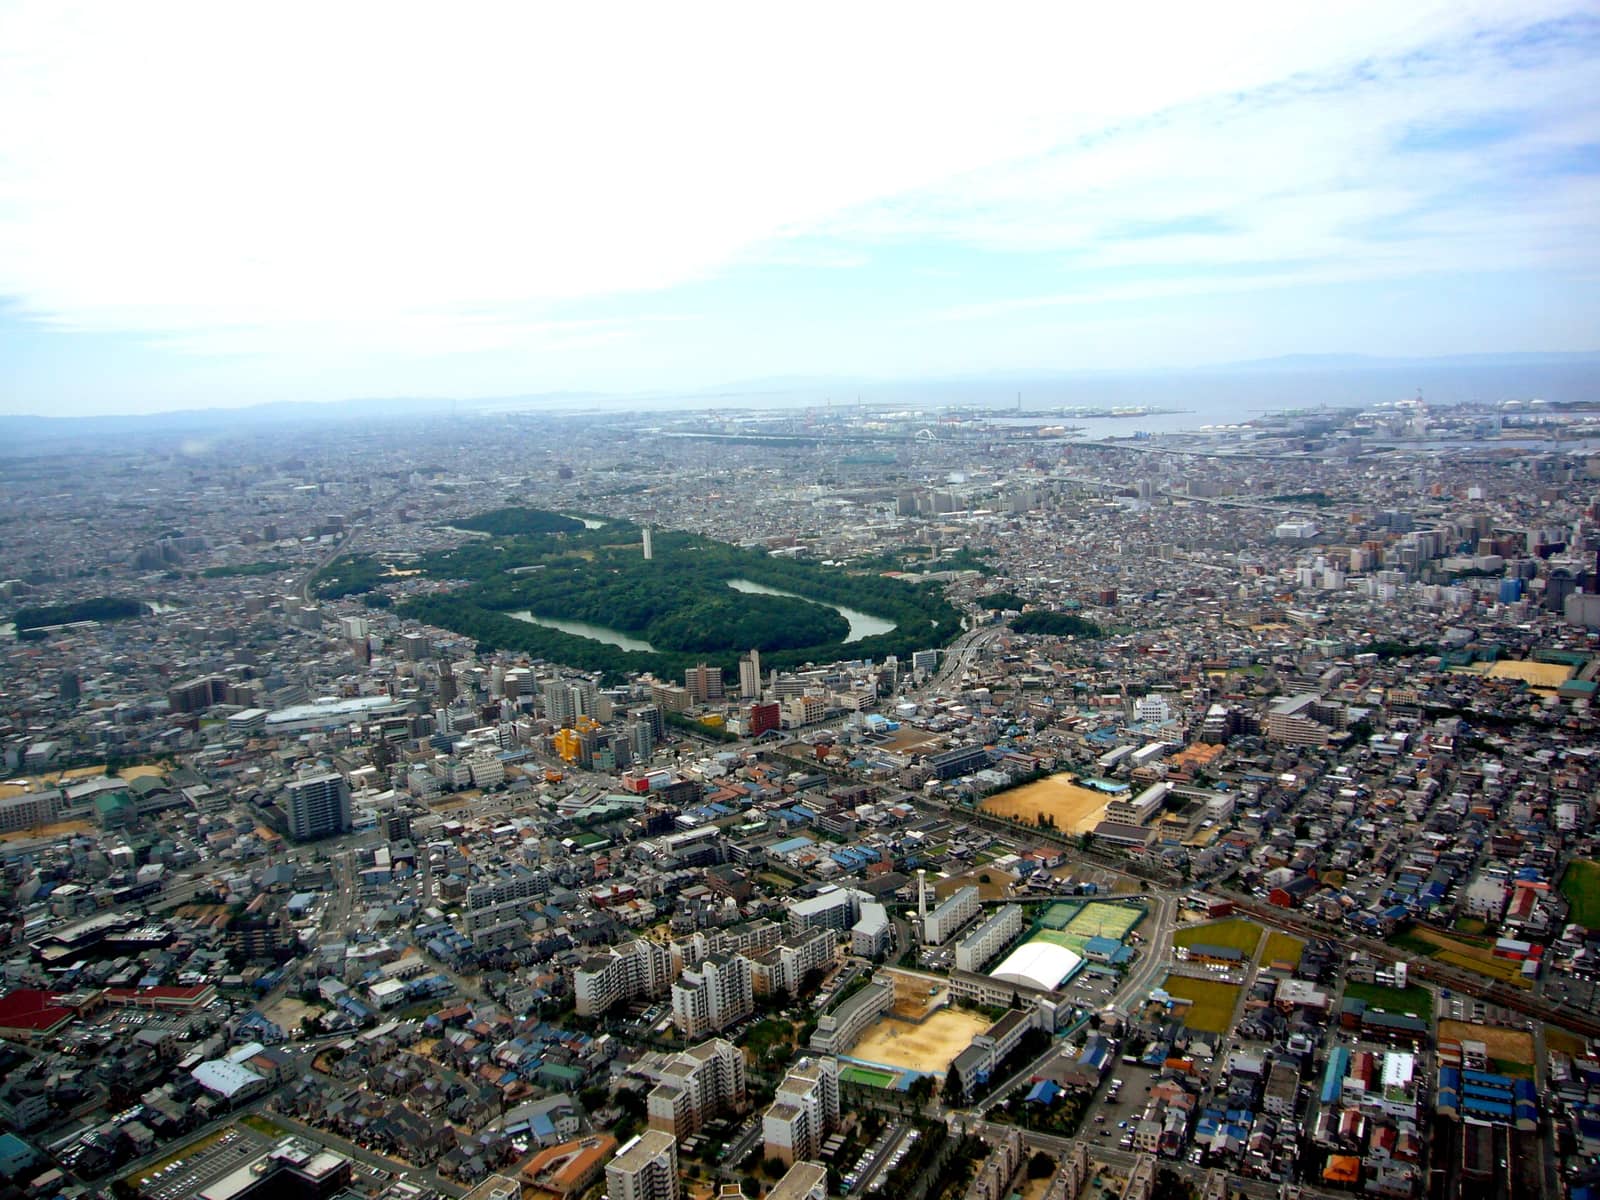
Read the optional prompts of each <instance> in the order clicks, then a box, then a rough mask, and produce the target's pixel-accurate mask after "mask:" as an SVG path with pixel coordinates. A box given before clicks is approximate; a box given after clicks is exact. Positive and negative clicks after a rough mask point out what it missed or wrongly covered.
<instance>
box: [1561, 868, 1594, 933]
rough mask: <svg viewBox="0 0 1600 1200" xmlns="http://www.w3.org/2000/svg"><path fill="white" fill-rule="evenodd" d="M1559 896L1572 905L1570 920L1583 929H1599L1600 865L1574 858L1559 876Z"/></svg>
mask: <svg viewBox="0 0 1600 1200" xmlns="http://www.w3.org/2000/svg"><path fill="white" fill-rule="evenodd" d="M1561 894H1562V895H1563V896H1565V897H1566V898H1567V902H1568V903H1569V904H1571V905H1572V913H1571V915H1572V919H1573V920H1574V921H1576V922H1577V923H1578V924H1579V925H1582V926H1583V927H1584V928H1585V929H1600V863H1597V862H1593V861H1591V860H1589V859H1587V858H1575V859H1573V860H1572V861H1571V862H1570V863H1568V864H1567V870H1566V873H1565V874H1563V875H1562V876H1561Z"/></svg>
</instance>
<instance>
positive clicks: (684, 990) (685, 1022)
mask: <svg viewBox="0 0 1600 1200" xmlns="http://www.w3.org/2000/svg"><path fill="white" fill-rule="evenodd" d="M755 1007H756V1005H755V991H754V983H753V981H752V979H751V975H750V960H749V959H748V958H746V957H745V956H744V955H742V954H712V955H708V956H707V958H706V960H705V961H704V962H703V963H701V964H700V965H699V966H698V967H697V968H695V969H694V970H692V971H685V972H684V973H683V976H682V978H680V979H679V980H678V982H677V983H675V984H673V985H672V1023H673V1024H674V1025H676V1026H677V1027H678V1032H679V1033H680V1034H682V1035H683V1036H684V1037H686V1038H688V1037H699V1036H701V1035H702V1034H706V1033H714V1032H716V1031H717V1030H719V1029H725V1028H726V1027H727V1026H729V1025H731V1024H733V1023H734V1022H735V1021H737V1020H739V1019H740V1018H742V1017H748V1016H749V1015H750V1014H751V1013H753V1012H754V1011H755Z"/></svg>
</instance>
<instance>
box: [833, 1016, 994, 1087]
mask: <svg viewBox="0 0 1600 1200" xmlns="http://www.w3.org/2000/svg"><path fill="white" fill-rule="evenodd" d="M987 1028H989V1021H988V1019H987V1018H984V1017H980V1016H979V1015H978V1014H977V1013H970V1012H962V1011H961V1010H959V1009H954V1008H941V1009H940V1010H939V1011H938V1012H936V1013H934V1014H933V1015H932V1016H930V1017H929V1018H928V1019H927V1020H926V1021H924V1022H922V1024H920V1025H913V1024H911V1022H909V1021H897V1020H895V1019H894V1018H893V1017H890V1016H882V1017H879V1018H878V1020H877V1021H876V1022H875V1023H873V1024H872V1025H871V1026H869V1027H868V1029H867V1032H866V1033H864V1034H862V1036H861V1040H860V1041H859V1042H857V1043H856V1044H855V1046H854V1047H852V1048H851V1050H850V1051H849V1056H850V1057H851V1058H859V1059H863V1060H864V1061H866V1062H874V1063H882V1064H883V1065H884V1066H886V1067H899V1068H901V1069H903V1070H908V1071H924V1072H928V1073H931V1074H937V1075H939V1076H943V1075H944V1073H945V1072H946V1071H948V1070H949V1069H950V1064H951V1063H952V1062H953V1061H954V1060H955V1057H956V1055H958V1054H960V1053H961V1052H962V1051H963V1050H965V1049H966V1048H967V1047H968V1046H969V1045H971V1044H972V1039H973V1038H974V1037H975V1036H976V1035H977V1034H980V1033H982V1032H983V1031H984V1030H985V1029H987Z"/></svg>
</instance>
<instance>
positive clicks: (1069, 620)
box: [1011, 611, 1101, 638]
mask: <svg viewBox="0 0 1600 1200" xmlns="http://www.w3.org/2000/svg"><path fill="white" fill-rule="evenodd" d="M1011 628H1012V629H1014V630H1016V631H1017V632H1018V633H1043V634H1048V635H1050V636H1051V637H1067V636H1068V635H1071V636H1073V637H1091V638H1094V637H1099V636H1100V633H1101V630H1100V626H1098V625H1096V624H1095V623H1094V622H1093V621H1090V620H1088V619H1087V618H1085V617H1079V616H1074V615H1073V614H1072V613H1065V612H1043V611H1034V612H1025V613H1023V614H1022V615H1021V616H1020V617H1018V618H1017V619H1016V620H1014V621H1012V622H1011Z"/></svg>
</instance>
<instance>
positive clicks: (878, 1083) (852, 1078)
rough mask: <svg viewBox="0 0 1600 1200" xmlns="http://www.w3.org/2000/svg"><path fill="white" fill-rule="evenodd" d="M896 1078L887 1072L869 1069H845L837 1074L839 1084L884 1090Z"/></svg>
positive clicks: (891, 1084)
mask: <svg viewBox="0 0 1600 1200" xmlns="http://www.w3.org/2000/svg"><path fill="white" fill-rule="evenodd" d="M896 1078H898V1076H896V1075H894V1074H893V1073H892V1072H889V1071H874V1070H873V1069H872V1068H871V1067H845V1068H844V1069H843V1070H842V1071H840V1072H839V1082H840V1083H862V1084H865V1085H866V1086H867V1087H875V1088H886V1087H891V1086H893V1084H894V1081H895V1079H896Z"/></svg>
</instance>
